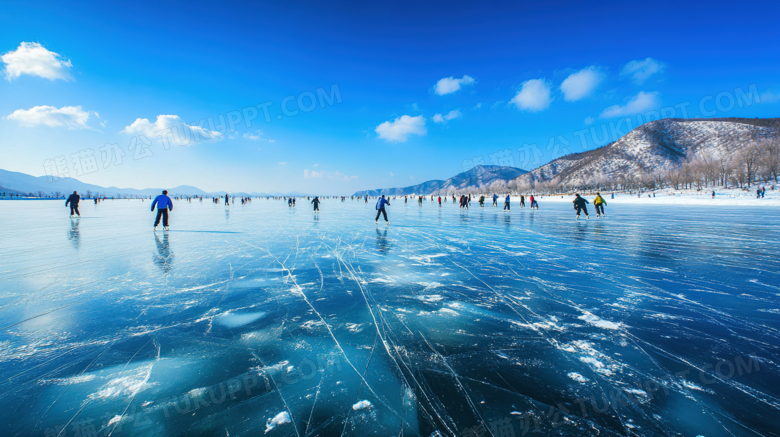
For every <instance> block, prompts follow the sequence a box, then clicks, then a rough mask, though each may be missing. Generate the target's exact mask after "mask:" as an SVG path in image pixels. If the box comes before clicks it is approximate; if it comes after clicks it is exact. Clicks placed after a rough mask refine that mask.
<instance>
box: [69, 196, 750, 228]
mask: <svg viewBox="0 0 780 437" xmlns="http://www.w3.org/2000/svg"><path fill="white" fill-rule="evenodd" d="M762 194H763V193H762ZM360 197H363V198H364V200H365V202H366V203H368V196H358V198H357V199H358V200H360ZM426 197H427V196H426ZM352 198H353V199H354V196H353V197H352ZM345 199H346V197H343V196H342V199H341V200H342V202H343V201H344V200H345ZM80 200H81V198H80V196H79V195H78V193H77V192H76V191H74V192H73V194H71V195H70V196H69V197H68V199H67V200H66V201H65V206H66V207H67V206H70V215H71V216H73V215H74V214H75V215H78V216H80V215H81V214H80V213H79V201H80ZM286 200H287V205H288V206H289V207H294V206H295V200H296V199H295V197H288V198H287V199H286ZM201 201H202V199H201ZM433 201H434V196H431V202H433ZM456 201H457V202H459V205H460V208H461V209H468V208H469V204H470V203H471V195H461V196H460V199H456V197H455V196H452V202H453V204H454V203H455V202H456ZM528 201H529V203H530V208H531V209H539V203H538V201H537V200H536V199H535V198H534V196H528ZM248 202H250V199H249V198H243V197H242V198H241V204H246V203H248ZM321 202H322V201H321V200H320V198H319V196H314V198H313V199H312V200H311V204H312V205H313V206H314V212H315V213H318V212H319V211H320V203H321ZM407 202H408V196H404V203H407ZM418 202H419V203H420V205H422V202H423V196H419V197H418ZM438 203H439V206H441V204H442V197H441V196H438ZM444 203H447V198H446V197H445V198H444ZM572 203H573V204H574V209H575V211H576V212H577V219H578V220H579V218H580V215H581V214H582V213H584V214H585V217H587V218H590V216H589V215H588V207H587V205H588V204H589V203H590V202H588V201H587V200H586V199H585V198H584V197H582V196H580V195H579V194H575V198H574V200H573V201H572ZM225 204H226V205H229V196H227V195H226V196H225ZM593 205H594V206H595V207H596V216H597V217H602V216H604V217H606V214H605V213H604V207H605V206H606V205H607V202H606V201H605V200H604V198H603V197H601V194H599V193H596V197H595V198H594V199H593ZM388 206H390V200H389V198H388V197H386V196H385V195H384V194H382V195H381V196H380V197H379V198H378V199H377V203H376V217H375V218H374V222H375V223H377V222H379V217H383V218H384V219H385V223H386V224H388V225H389V224H390V221H389V220H388V218H387V208H386V207H388ZM479 206H480V207H481V208H484V206H485V196H484V195H483V196H480V197H479ZM497 206H498V195H497V194H493V207H497ZM510 207H511V197H510V195H507V196H506V198H504V209H503V210H504V211H510ZM155 208H156V209H157V216H156V217H155V220H154V229H155V230H157V227H158V226H159V225H160V222H161V221H162V225H163V228H164V230H168V212H169V211H173V200H172V199H171V198H170V197H169V196H168V191H167V190H163V192H162V194H160V195H159V196H157V197H156V198H155V199H154V201H153V202H152V209H151V210H152V212H154V210H155ZM520 208H525V196H520Z"/></svg>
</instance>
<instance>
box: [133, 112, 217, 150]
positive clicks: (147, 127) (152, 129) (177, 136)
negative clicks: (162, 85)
mask: <svg viewBox="0 0 780 437" xmlns="http://www.w3.org/2000/svg"><path fill="white" fill-rule="evenodd" d="M180 127H181V129H180ZM173 131H175V132H173ZM167 132H171V133H170V134H167ZM119 133H122V134H126V135H144V136H146V137H147V138H149V139H152V138H154V137H156V136H160V137H161V138H160V139H161V140H162V138H164V137H166V135H173V137H174V141H176V144H178V145H180V146H184V145H188V144H191V142H192V140H194V139H198V141H200V140H201V139H204V140H210V139H213V140H216V141H219V140H222V139H223V138H224V136H223V135H222V134H221V133H219V132H215V131H210V130H206V129H204V128H202V127H200V126H190V125H188V124H186V123H184V122H183V121H182V120H181V117H179V116H178V115H158V116H157V120H156V121H155V122H154V123H152V122H150V121H149V119H148V118H137V119H136V120H135V121H134V122H133V124H131V125H130V126H126V127H125V128H124V129H122V130H121V131H120V132H119Z"/></svg>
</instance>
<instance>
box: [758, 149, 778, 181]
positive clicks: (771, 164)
mask: <svg viewBox="0 0 780 437" xmlns="http://www.w3.org/2000/svg"><path fill="white" fill-rule="evenodd" d="M759 144H761V148H762V149H763V151H764V156H763V158H764V159H763V161H764V168H765V169H766V171H767V173H769V176H770V177H773V178H774V179H775V183H777V173H778V172H779V171H780V139H778V138H771V139H766V140H763V141H761V142H760V143H759Z"/></svg>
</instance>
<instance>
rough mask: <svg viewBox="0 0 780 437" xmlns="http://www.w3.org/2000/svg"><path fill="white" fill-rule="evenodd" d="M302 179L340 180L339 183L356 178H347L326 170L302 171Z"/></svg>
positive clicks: (342, 174)
mask: <svg viewBox="0 0 780 437" xmlns="http://www.w3.org/2000/svg"><path fill="white" fill-rule="evenodd" d="M303 178H304V179H322V178H327V179H333V180H341V181H351V180H355V179H357V178H358V177H357V176H348V175H346V174H344V173H340V172H337V171H333V172H331V171H327V170H319V171H317V170H304V171H303Z"/></svg>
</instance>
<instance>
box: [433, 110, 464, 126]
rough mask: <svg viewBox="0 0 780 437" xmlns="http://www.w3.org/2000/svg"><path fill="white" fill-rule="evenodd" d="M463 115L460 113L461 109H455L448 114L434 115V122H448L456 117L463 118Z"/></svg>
mask: <svg viewBox="0 0 780 437" xmlns="http://www.w3.org/2000/svg"><path fill="white" fill-rule="evenodd" d="M461 117H463V114H461V113H460V109H453V110H452V111H450V112H449V114H447V115H441V114H436V115H434V116H433V122H434V123H446V122H448V121H450V120H454V119H456V118H461Z"/></svg>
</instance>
